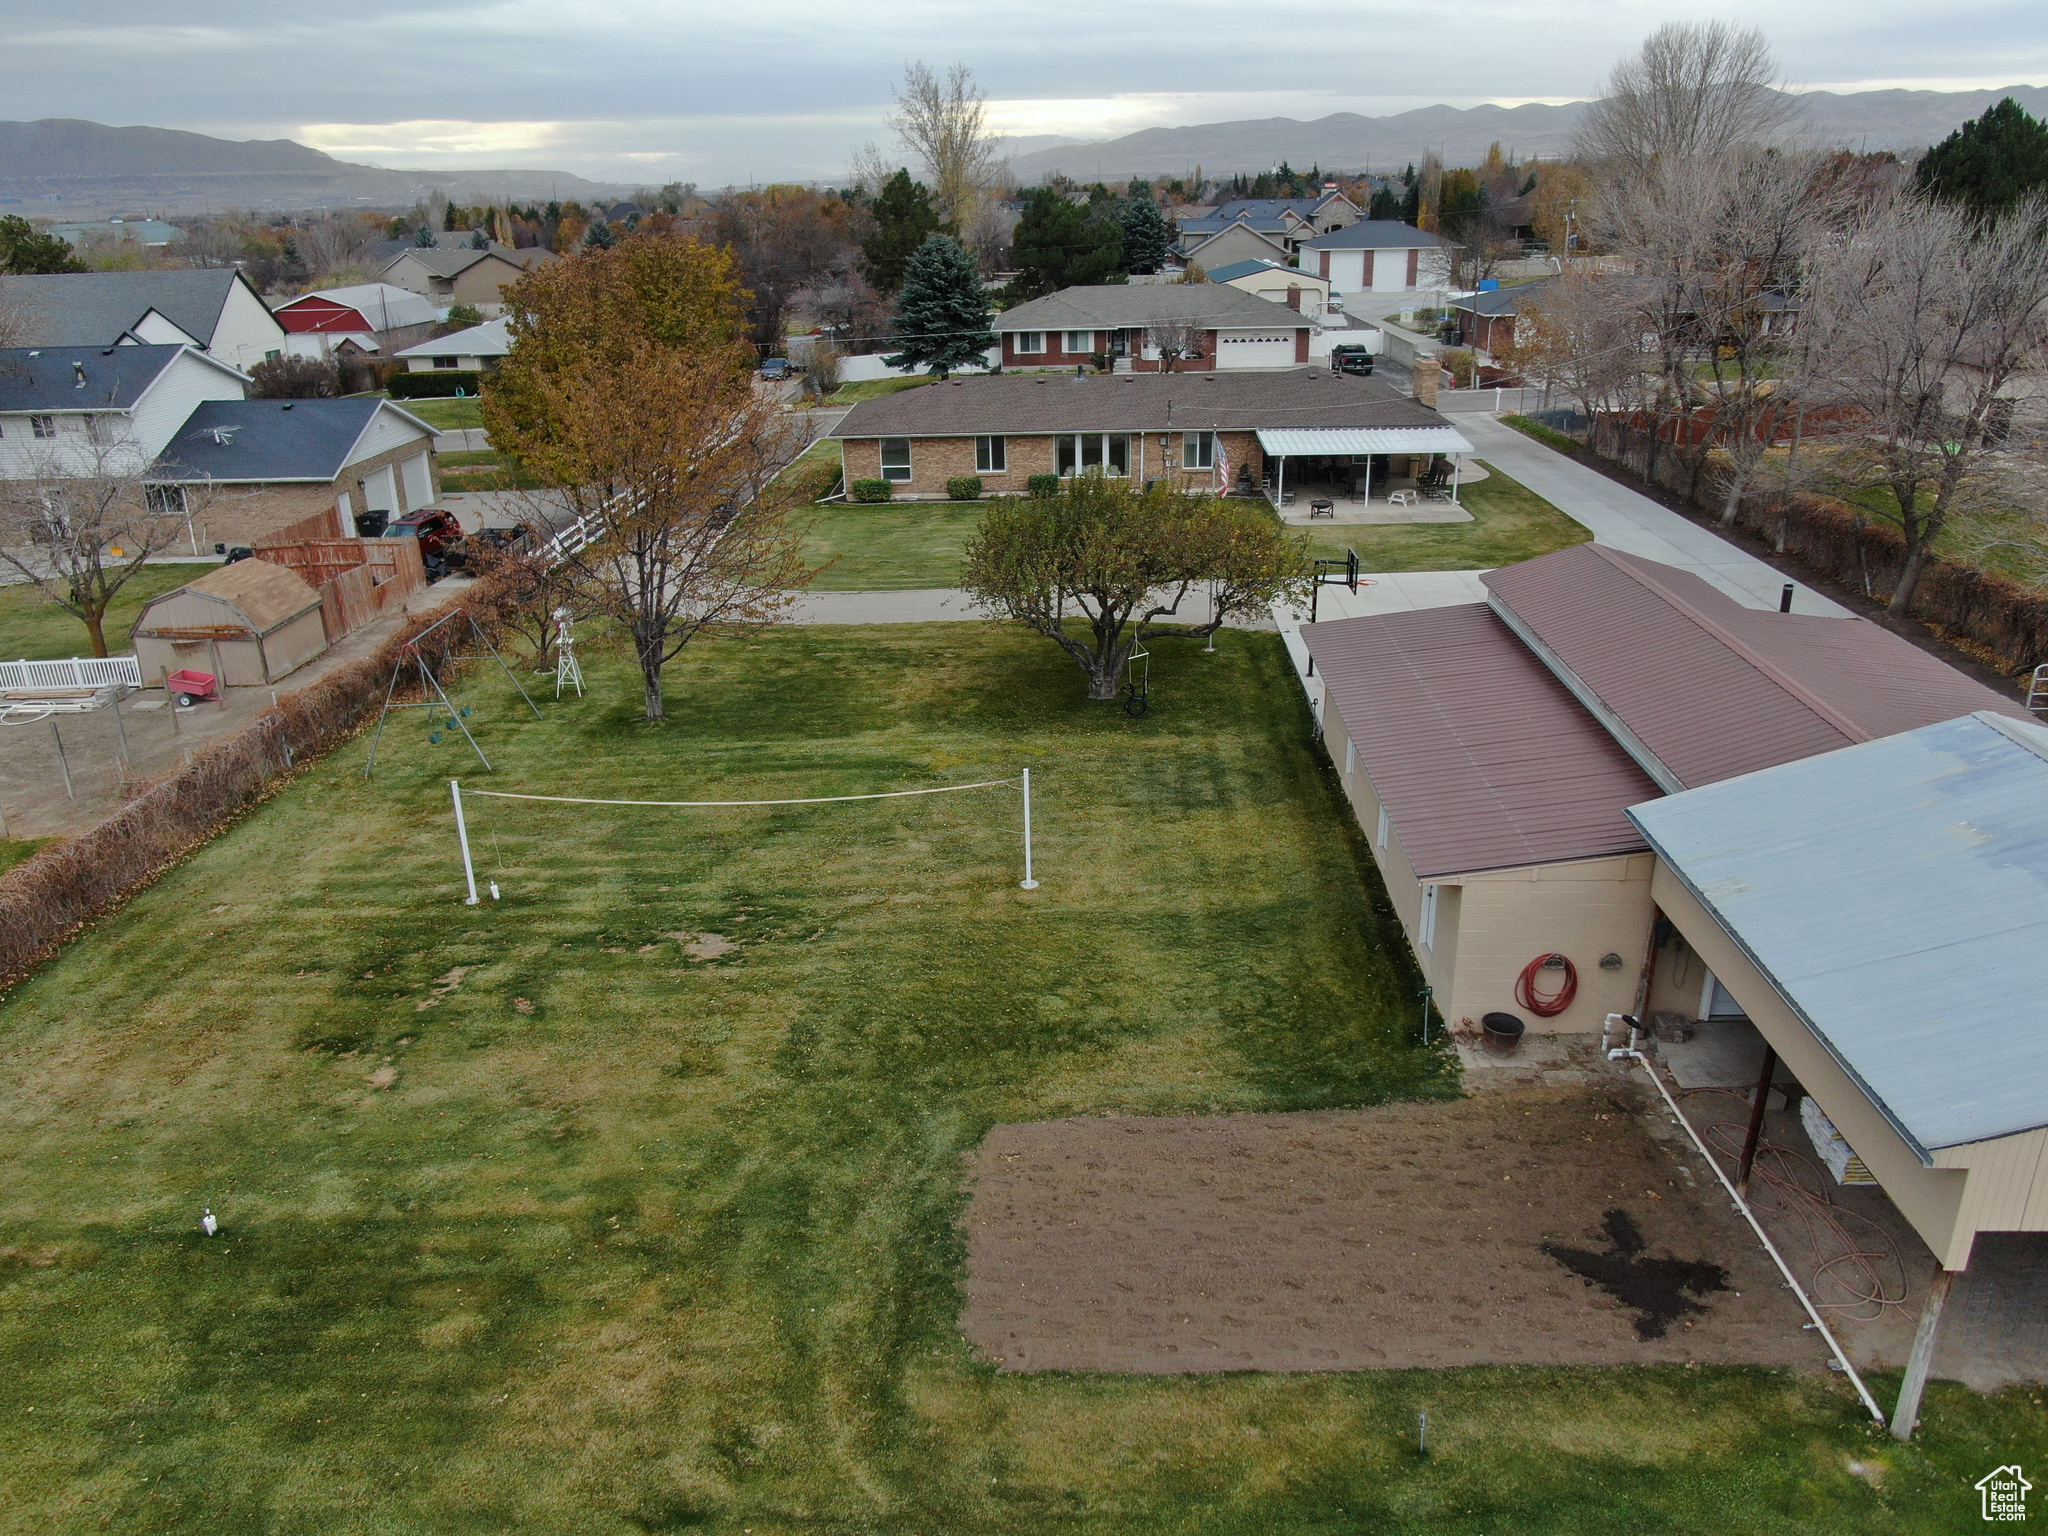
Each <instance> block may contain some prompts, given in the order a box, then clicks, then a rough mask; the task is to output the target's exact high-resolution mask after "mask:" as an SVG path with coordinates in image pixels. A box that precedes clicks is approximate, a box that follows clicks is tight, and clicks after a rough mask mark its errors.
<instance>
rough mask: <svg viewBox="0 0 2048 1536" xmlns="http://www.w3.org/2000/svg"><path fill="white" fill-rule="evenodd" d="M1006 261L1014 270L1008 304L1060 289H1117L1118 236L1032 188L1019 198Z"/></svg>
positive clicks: (1109, 226)
mask: <svg viewBox="0 0 2048 1536" xmlns="http://www.w3.org/2000/svg"><path fill="white" fill-rule="evenodd" d="M1010 260H1011V261H1013V262H1015V263H1016V266H1017V279H1016V281H1015V282H1013V283H1011V284H1010V287H1009V291H1008V297H1009V299H1010V302H1011V303H1013V304H1017V303H1022V302H1024V301H1025V300H1027V299H1035V298H1039V297H1041V296H1042V295H1044V294H1048V293H1057V292H1058V291H1059V290H1060V289H1062V288H1079V287H1087V286H1089V285H1091V284H1095V283H1120V282H1122V281H1123V280H1124V236H1123V230H1122V229H1121V228H1120V227H1119V226H1118V225H1116V224H1114V223H1111V222H1109V221H1108V220H1101V219H1090V218H1089V216H1088V210H1087V209H1085V208H1083V207H1081V206H1080V205H1079V204H1078V203H1072V202H1069V201H1068V200H1067V199H1066V198H1064V197H1062V196H1061V195H1060V194H1059V193H1057V192H1055V191H1053V190H1052V189H1051V188H1050V187H1038V188H1035V189H1033V190H1032V191H1030V192H1027V193H1025V194H1024V217H1023V218H1022V219H1020V220H1019V221H1018V223H1017V232H1016V234H1014V235H1013V236H1011V237H1010Z"/></svg>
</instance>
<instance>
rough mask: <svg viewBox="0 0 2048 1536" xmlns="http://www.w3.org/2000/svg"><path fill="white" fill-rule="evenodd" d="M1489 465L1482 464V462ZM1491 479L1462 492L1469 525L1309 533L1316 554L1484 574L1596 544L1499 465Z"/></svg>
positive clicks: (1373, 565)
mask: <svg viewBox="0 0 2048 1536" xmlns="http://www.w3.org/2000/svg"><path fill="white" fill-rule="evenodd" d="M1481 462H1482V463H1483V462H1484V461H1483V460H1482V461H1481ZM1486 467H1487V468H1488V469H1489V470H1491V471H1492V473H1491V474H1489V475H1488V476H1487V478H1486V479H1484V480H1480V481H1478V482H1476V483H1474V484H1472V485H1466V486H1460V487H1459V489H1458V501H1459V504H1460V505H1462V506H1463V507H1464V508H1465V510H1466V511H1468V512H1470V513H1471V514H1472V521H1471V522H1469V523H1397V524H1394V525H1392V526H1390V527H1370V526H1368V527H1357V526H1354V527H1349V528H1334V527H1331V526H1330V525H1329V524H1327V523H1324V524H1318V525H1316V526H1315V527H1313V528H1310V529H1305V530H1303V531H1305V532H1307V533H1308V535H1309V538H1310V541H1311V542H1312V543H1313V544H1314V545H1315V552H1316V553H1317V554H1318V555H1327V556H1335V557H1339V558H1341V557H1342V555H1343V553H1344V551H1345V550H1346V549H1347V548H1351V549H1356V550H1357V551H1358V557H1359V559H1360V560H1361V561H1362V562H1363V563H1364V565H1363V568H1364V569H1365V570H1368V571H1484V570H1491V569H1493V568H1494V567H1495V566H1500V565H1513V564H1514V563H1515V562H1516V561H1518V560H1533V559H1535V558H1536V557H1537V556H1538V555H1547V554H1549V553H1550V552H1551V551H1552V550H1558V549H1566V548H1569V547H1570V546H1571V545H1573V544H1584V543H1585V542H1587V541H1588V540H1589V539H1591V538H1592V537H1593V535H1592V532H1591V531H1590V530H1589V529H1587V528H1586V527H1585V526H1584V525H1583V524H1580V523H1576V522H1574V521H1572V519H1571V518H1569V517H1567V516H1566V515H1565V514H1564V513H1563V512H1561V511H1559V510H1558V509H1557V508H1556V507H1554V506H1552V505H1551V504H1550V503H1549V502H1547V501H1545V500H1544V499H1543V498H1542V497H1541V496H1538V495H1537V494H1536V493H1535V492H1534V491H1532V490H1530V489H1529V488H1528V487H1527V486H1525V485H1523V484H1522V483H1521V482H1520V481H1516V480H1510V479H1509V478H1508V477H1507V476H1506V475H1504V474H1502V473H1501V472H1500V470H1499V469H1497V468H1495V467H1494V466H1493V465H1491V464H1488V465H1487V466H1486Z"/></svg>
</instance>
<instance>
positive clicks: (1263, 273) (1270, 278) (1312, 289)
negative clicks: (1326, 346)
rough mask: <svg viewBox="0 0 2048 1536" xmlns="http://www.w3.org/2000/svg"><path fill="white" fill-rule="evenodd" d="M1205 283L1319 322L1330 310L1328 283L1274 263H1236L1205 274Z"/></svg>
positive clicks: (1293, 268) (1299, 270)
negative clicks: (1207, 277) (1234, 290)
mask: <svg viewBox="0 0 2048 1536" xmlns="http://www.w3.org/2000/svg"><path fill="white" fill-rule="evenodd" d="M1209 281H1210V282H1212V283H1219V284H1221V285H1222V286H1224V287H1226V288H1235V289H1237V290H1238V291H1239V292H1241V293H1250V294H1256V295H1257V296H1258V297H1259V298H1262V299H1268V300H1270V301H1272V302H1273V303H1275V304H1284V305H1286V306H1287V307H1288V308H1289V309H1292V310H1296V311H1299V312H1300V313H1301V314H1304V315H1307V316H1308V317H1309V318H1310V319H1311V320H1315V319H1320V318H1321V317H1322V315H1323V312H1324V311H1325V310H1327V309H1328V308H1329V307H1330V280H1329V279H1328V278H1327V277H1318V276H1316V275H1315V274H1314V273H1313V272H1304V271H1302V270H1301V269H1300V268H1299V267H1290V266H1286V265H1284V264H1282V263H1280V262H1277V261H1236V262H1232V263H1231V264H1230V265H1229V266H1227V267H1218V268H1216V269H1214V270H1213V271H1211V272H1210V273H1209Z"/></svg>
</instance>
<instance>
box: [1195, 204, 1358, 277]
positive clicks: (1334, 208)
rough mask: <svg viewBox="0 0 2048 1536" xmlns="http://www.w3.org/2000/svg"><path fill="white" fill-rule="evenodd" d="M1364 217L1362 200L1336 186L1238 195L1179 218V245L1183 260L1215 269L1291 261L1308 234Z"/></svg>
mask: <svg viewBox="0 0 2048 1536" xmlns="http://www.w3.org/2000/svg"><path fill="white" fill-rule="evenodd" d="M1360 217H1361V210H1360V209H1359V207H1358V205H1357V204H1356V203H1354V202H1352V201H1351V199H1350V198H1348V197H1346V196H1344V194H1343V193H1341V192H1336V191H1329V192H1324V193H1322V194H1321V195H1320V196H1317V197H1240V198H1235V199H1233V200H1231V201H1230V202H1227V203H1224V204H1223V205H1222V206H1221V207H1219V208H1215V209H1211V210H1208V211H1205V212H1202V213H1199V214H1195V215H1192V216H1190V217H1186V218H1183V219H1181V220H1180V221H1179V223H1178V226H1177V228H1178V233H1179V240H1178V242H1177V250H1178V251H1179V254H1180V256H1181V257H1182V259H1183V260H1187V261H1197V262H1199V263H1200V264H1201V265H1202V266H1203V267H1205V268H1209V269H1212V270H1213V269H1214V268H1215V267H1218V266H1227V265H1229V264H1230V263H1232V262H1236V261H1246V260H1266V259H1277V260H1279V261H1282V262H1285V263H1288V264H1292V262H1293V258H1294V253H1295V252H1296V251H1297V250H1299V249H1300V247H1301V243H1302V242H1303V241H1304V240H1310V239H1313V238H1314V237H1315V236H1317V235H1321V234H1327V233H1329V232H1330V231H1331V230H1334V229H1341V228H1343V227H1344V226H1345V225H1347V224H1352V223H1356V222H1357V221H1358V219H1359V218H1360ZM1269 248H1270V249H1269ZM1275 253H1277V255H1276V254H1275Z"/></svg>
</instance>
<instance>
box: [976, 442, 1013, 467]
mask: <svg viewBox="0 0 2048 1536" xmlns="http://www.w3.org/2000/svg"><path fill="white" fill-rule="evenodd" d="M1009 467H1010V456H1009V451H1008V444H1006V443H1005V442H1004V441H1003V439H1002V438H1000V437H977V438H976V439H975V440H974V472H975V473H976V474H979V475H1000V474H1003V473H1004V472H1005V471H1007V470H1008V469H1009Z"/></svg>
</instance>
